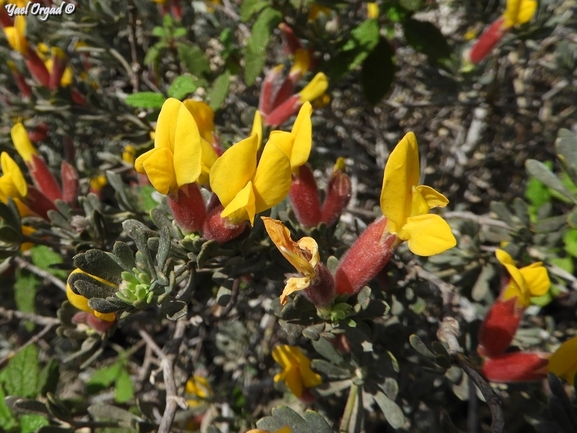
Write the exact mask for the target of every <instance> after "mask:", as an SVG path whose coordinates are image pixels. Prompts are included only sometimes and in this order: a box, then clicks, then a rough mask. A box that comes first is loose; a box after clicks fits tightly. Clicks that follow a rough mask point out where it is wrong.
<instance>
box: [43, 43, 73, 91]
mask: <svg viewBox="0 0 577 433" xmlns="http://www.w3.org/2000/svg"><path fill="white" fill-rule="evenodd" d="M55 58H56V59H58V61H59V62H62V63H63V64H65V63H66V62H67V61H68V60H67V58H66V53H65V52H64V51H62V50H61V49H60V48H58V47H52V57H50V58H49V59H46V60H45V61H44V65H45V66H46V70H47V71H48V73H50V74H52V73H53V71H52V69H53V67H54V59H55ZM71 84H72V69H70V66H66V68H64V72H63V73H62V77H61V78H60V85H61V86H62V87H68V86H70V85H71Z"/></svg>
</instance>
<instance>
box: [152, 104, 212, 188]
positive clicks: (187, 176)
mask: <svg viewBox="0 0 577 433" xmlns="http://www.w3.org/2000/svg"><path fill="white" fill-rule="evenodd" d="M177 102H178V101H177ZM178 103H179V109H178V114H177V118H176V124H175V125H174V126H175V128H176V130H175V131H174V143H173V148H174V151H173V154H174V161H173V164H174V173H175V175H176V183H177V184H178V186H179V187H180V186H182V185H186V184H189V183H193V182H196V181H197V180H198V177H199V176H200V174H201V172H202V167H201V161H202V147H201V138H200V133H199V132H198V127H197V126H196V122H195V121H194V117H192V114H190V111H188V109H187V108H186V107H185V106H184V104H183V103H181V102H178ZM158 124H159V126H160V117H159V120H158Z"/></svg>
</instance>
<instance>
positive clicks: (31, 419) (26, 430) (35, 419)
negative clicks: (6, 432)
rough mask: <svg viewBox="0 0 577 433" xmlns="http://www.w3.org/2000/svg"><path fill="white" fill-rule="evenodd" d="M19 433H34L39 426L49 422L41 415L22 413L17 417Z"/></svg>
mask: <svg viewBox="0 0 577 433" xmlns="http://www.w3.org/2000/svg"><path fill="white" fill-rule="evenodd" d="M19 421H20V433H34V432H36V431H38V429H39V428H40V427H44V426H47V425H49V424H50V422H49V421H48V420H47V419H46V418H44V417H43V416H41V415H22V416H20V418H19Z"/></svg>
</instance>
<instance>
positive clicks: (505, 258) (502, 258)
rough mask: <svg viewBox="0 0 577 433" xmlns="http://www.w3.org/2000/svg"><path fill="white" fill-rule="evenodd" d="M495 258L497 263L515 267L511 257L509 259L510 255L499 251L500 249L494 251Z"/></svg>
mask: <svg viewBox="0 0 577 433" xmlns="http://www.w3.org/2000/svg"><path fill="white" fill-rule="evenodd" d="M495 256H496V257H497V260H499V262H500V263H501V264H502V265H511V266H515V261H514V260H513V257H511V255H510V254H509V253H508V252H507V251H505V250H501V249H496V250H495Z"/></svg>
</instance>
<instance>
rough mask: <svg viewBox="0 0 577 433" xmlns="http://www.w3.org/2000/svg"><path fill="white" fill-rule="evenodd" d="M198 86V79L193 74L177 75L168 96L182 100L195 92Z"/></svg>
mask: <svg viewBox="0 0 577 433" xmlns="http://www.w3.org/2000/svg"><path fill="white" fill-rule="evenodd" d="M197 88H198V85H197V84H196V79H195V78H194V77H193V76H191V75H181V76H180V77H176V78H175V79H174V81H173V82H172V84H171V85H170V87H169V88H168V92H167V93H168V96H170V97H171V98H176V99H180V100H182V98H184V97H185V96H186V95H188V94H190V93H193V92H194V91H195V90H196V89H197Z"/></svg>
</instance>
